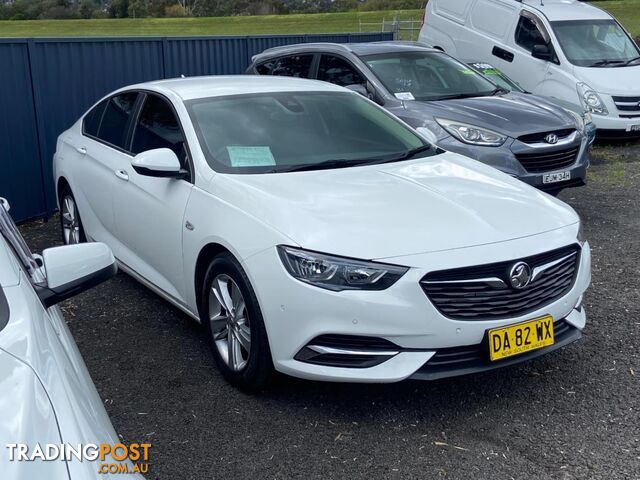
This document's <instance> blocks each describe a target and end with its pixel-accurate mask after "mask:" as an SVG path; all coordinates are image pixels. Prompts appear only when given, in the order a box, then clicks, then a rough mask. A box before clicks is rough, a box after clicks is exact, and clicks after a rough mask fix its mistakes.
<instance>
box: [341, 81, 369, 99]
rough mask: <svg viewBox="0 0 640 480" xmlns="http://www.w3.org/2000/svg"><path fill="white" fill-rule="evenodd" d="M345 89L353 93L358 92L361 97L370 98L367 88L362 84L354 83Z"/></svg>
mask: <svg viewBox="0 0 640 480" xmlns="http://www.w3.org/2000/svg"><path fill="white" fill-rule="evenodd" d="M345 88H348V89H349V90H351V91H352V92H356V93H357V94H359V95H362V96H363V97H365V98H369V92H368V91H367V87H365V86H364V85H363V84H361V83H354V84H353V85H347V86H346V87H345Z"/></svg>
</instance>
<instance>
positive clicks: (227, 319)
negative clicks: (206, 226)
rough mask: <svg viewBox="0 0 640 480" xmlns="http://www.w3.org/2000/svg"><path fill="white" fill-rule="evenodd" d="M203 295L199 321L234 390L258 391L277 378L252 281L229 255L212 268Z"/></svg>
mask: <svg viewBox="0 0 640 480" xmlns="http://www.w3.org/2000/svg"><path fill="white" fill-rule="evenodd" d="M201 288H202V290H201V292H200V293H201V295H200V309H199V310H200V320H201V321H202V325H203V326H204V328H205V330H206V332H207V335H208V337H209V340H210V342H211V347H212V350H213V357H214V359H215V361H216V365H217V366H218V369H219V370H220V372H221V373H222V375H223V376H224V378H225V379H226V380H227V381H228V382H229V383H231V384H232V385H234V386H235V387H237V388H239V389H241V390H245V391H256V390H260V389H262V388H264V387H266V386H267V385H268V384H269V383H270V381H271V380H272V378H273V376H274V368H273V361H272V360H271V350H270V348H269V340H268V338H267V332H266V329H265V326H264V320H263V318H262V313H261V311H260V305H259V304H258V299H257V297H256V295H255V292H254V291H253V288H252V287H251V283H250V282H249V278H248V277H247V275H246V273H245V272H244V270H243V269H242V266H241V265H240V264H239V263H238V261H237V260H236V259H235V258H234V257H233V256H232V255H231V254H229V253H222V254H219V255H217V256H215V257H214V258H213V259H212V260H211V263H210V264H209V266H208V268H207V271H206V274H205V276H204V281H203V282H202V286H201Z"/></svg>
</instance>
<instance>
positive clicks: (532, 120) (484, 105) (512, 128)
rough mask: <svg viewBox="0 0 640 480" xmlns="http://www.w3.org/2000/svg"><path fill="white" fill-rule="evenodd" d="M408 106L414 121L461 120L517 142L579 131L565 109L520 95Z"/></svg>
mask: <svg viewBox="0 0 640 480" xmlns="http://www.w3.org/2000/svg"><path fill="white" fill-rule="evenodd" d="M404 105H405V109H406V110H407V111H408V113H409V116H411V117H419V116H420V115H423V116H424V115H427V116H429V117H439V118H445V119H448V120H457V121H459V122H465V123H469V124H472V125H477V126H479V127H485V128H488V129H490V130H493V131H497V132H498V133H501V134H503V135H507V136H509V137H513V138H517V137H519V136H521V135H526V134H529V133H536V132H544V131H550V130H560V129H563V128H571V127H575V120H574V118H573V117H572V116H571V115H570V114H569V113H567V112H566V111H565V110H563V109H562V108H559V107H558V106H556V105H554V104H553V103H552V102H550V101H549V100H546V99H544V98H542V97H537V96H534V95H527V94H520V93H509V94H505V95H494V96H491V97H476V98H463V99H459V100H439V101H431V102H418V101H407V102H405V103H404ZM401 116H403V115H402V114H401Z"/></svg>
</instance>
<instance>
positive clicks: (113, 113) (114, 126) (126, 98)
mask: <svg viewBox="0 0 640 480" xmlns="http://www.w3.org/2000/svg"><path fill="white" fill-rule="evenodd" d="M137 98H138V94H137V93H136V92H128V93H123V94H121V95H116V96H115V97H112V98H111V99H110V100H109V103H108V104H107V108H106V110H105V112H104V115H103V116H102V122H101V123H100V129H99V130H98V138H99V139H100V140H103V141H105V142H107V143H110V144H111V145H113V146H115V147H119V148H123V149H124V148H125V143H126V141H127V127H128V125H129V119H130V118H131V113H132V112H133V107H134V106H135V104H136V100H137Z"/></svg>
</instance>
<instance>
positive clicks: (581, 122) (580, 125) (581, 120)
mask: <svg viewBox="0 0 640 480" xmlns="http://www.w3.org/2000/svg"><path fill="white" fill-rule="evenodd" d="M565 110H566V111H567V112H568V113H569V114H570V115H571V116H572V117H573V119H574V120H575V122H576V128H577V129H578V130H580V131H581V132H583V131H584V126H585V121H584V117H583V116H582V115H578V114H577V113H576V112H573V111H571V110H569V109H568V108H565Z"/></svg>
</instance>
